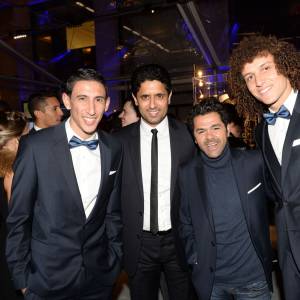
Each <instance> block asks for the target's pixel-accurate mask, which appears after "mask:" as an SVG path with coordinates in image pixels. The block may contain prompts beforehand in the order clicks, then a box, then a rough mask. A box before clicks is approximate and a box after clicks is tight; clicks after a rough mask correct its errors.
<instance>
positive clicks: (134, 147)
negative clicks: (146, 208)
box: [129, 122, 144, 203]
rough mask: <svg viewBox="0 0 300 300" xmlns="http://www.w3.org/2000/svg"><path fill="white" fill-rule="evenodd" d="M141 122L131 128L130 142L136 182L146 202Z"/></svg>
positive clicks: (141, 196)
mask: <svg viewBox="0 0 300 300" xmlns="http://www.w3.org/2000/svg"><path fill="white" fill-rule="evenodd" d="M140 135H141V134H140V122H137V123H136V124H135V126H133V127H132V130H131V139H130V144H129V149H130V155H131V160H130V161H131V162H132V164H133V169H134V170H135V175H136V182H137V186H138V190H139V193H140V199H143V203H144V189H143V177H142V162H141V143H140V139H141V137H140Z"/></svg>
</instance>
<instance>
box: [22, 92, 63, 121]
mask: <svg viewBox="0 0 300 300" xmlns="http://www.w3.org/2000/svg"><path fill="white" fill-rule="evenodd" d="M51 97H55V98H57V99H58V96H57V94H56V93H55V92H53V91H40V92H37V93H33V94H31V95H30V96H29V97H28V110H29V113H30V115H31V117H32V119H33V121H35V120H36V117H35V115H34V112H35V111H36V110H39V111H42V112H44V111H45V106H46V105H47V99H48V98H51Z"/></svg>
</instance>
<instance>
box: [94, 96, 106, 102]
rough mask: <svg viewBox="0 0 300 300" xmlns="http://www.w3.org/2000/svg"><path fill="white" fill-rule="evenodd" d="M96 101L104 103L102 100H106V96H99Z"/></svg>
mask: <svg viewBox="0 0 300 300" xmlns="http://www.w3.org/2000/svg"><path fill="white" fill-rule="evenodd" d="M96 101H97V102H100V103H102V102H104V101H105V98H104V97H98V98H96Z"/></svg>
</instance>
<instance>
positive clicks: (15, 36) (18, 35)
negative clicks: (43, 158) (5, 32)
mask: <svg viewBox="0 0 300 300" xmlns="http://www.w3.org/2000/svg"><path fill="white" fill-rule="evenodd" d="M25 38H27V34H17V35H14V40H20V39H25Z"/></svg>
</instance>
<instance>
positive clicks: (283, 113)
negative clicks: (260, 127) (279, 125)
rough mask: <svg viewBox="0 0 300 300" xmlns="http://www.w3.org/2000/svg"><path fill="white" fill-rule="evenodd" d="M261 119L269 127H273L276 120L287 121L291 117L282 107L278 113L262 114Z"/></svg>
mask: <svg viewBox="0 0 300 300" xmlns="http://www.w3.org/2000/svg"><path fill="white" fill-rule="evenodd" d="M263 117H264V119H265V120H266V122H267V123H268V124H269V125H274V124H275V123H276V119H277V118H284V119H289V118H290V117H291V114H290V112H289V110H288V109H287V108H286V107H285V106H284V105H282V106H281V107H280V109H279V110H278V112H276V113H272V112H269V113H264V114H263Z"/></svg>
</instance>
